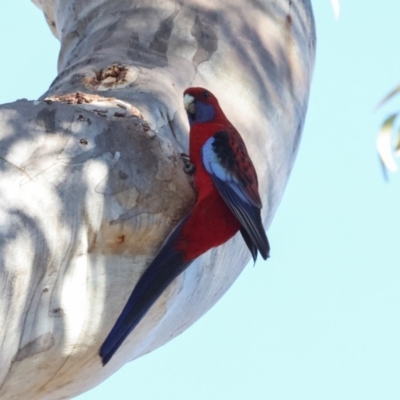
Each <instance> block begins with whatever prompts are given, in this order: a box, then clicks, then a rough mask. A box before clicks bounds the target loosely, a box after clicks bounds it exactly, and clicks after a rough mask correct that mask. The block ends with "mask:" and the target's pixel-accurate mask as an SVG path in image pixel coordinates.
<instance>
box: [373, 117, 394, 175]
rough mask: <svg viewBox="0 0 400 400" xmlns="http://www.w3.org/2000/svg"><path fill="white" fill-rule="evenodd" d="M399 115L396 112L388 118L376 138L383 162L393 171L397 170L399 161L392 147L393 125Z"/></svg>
mask: <svg viewBox="0 0 400 400" xmlns="http://www.w3.org/2000/svg"><path fill="white" fill-rule="evenodd" d="M397 116H398V114H397V113H395V114H392V115H390V116H389V117H388V118H386V120H385V122H384V123H383V124H382V127H381V130H380V131H379V134H378V137H377V139H376V147H377V149H378V154H379V157H380V158H381V161H382V164H383V165H384V166H385V167H386V168H387V169H388V170H389V171H391V172H396V171H397V163H396V161H395V159H394V157H393V149H392V132H393V125H394V122H395V120H396V118H397Z"/></svg>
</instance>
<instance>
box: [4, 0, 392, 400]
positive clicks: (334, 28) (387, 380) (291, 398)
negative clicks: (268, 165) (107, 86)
mask: <svg viewBox="0 0 400 400" xmlns="http://www.w3.org/2000/svg"><path fill="white" fill-rule="evenodd" d="M313 5H314V13H315V19H316V24H317V35H318V47H317V62H316V67H315V74H314V79H313V85H312V91H311V98H310V104H309V111H308V115H307V121H306V125H305V128H304V132H303V139H302V143H301V146H300V151H299V155H298V158H297V161H296V164H295V167H294V170H293V173H292V176H291V179H290V181H289V184H288V187H287V190H286V193H285V195H284V197H283V200H282V203H281V205H280V207H279V209H278V212H277V214H276V216H275V219H274V221H273V223H272V225H271V227H270V229H269V232H268V236H269V238H270V242H271V247H272V251H271V254H272V257H271V259H269V260H268V262H266V263H265V262H258V263H257V265H256V267H255V268H253V267H250V266H249V267H247V268H246V269H245V271H244V272H243V274H242V275H241V277H240V278H239V279H238V280H237V281H236V283H235V284H234V285H233V287H232V288H231V289H230V290H229V292H228V293H227V294H226V295H225V296H224V297H223V298H222V300H221V301H220V302H219V303H218V304H217V305H216V306H215V307H214V308H213V309H212V310H211V311H210V312H209V313H208V314H207V315H205V316H204V317H203V318H202V319H201V320H200V321H198V322H197V323H196V324H195V325H194V326H193V327H192V328H190V329H189V330H188V331H186V332H185V333H184V334H182V335H181V336H180V337H178V338H177V339H175V340H174V341H172V342H170V343H169V344H167V345H166V346H164V347H163V348H161V349H159V350H157V351H155V352H153V353H151V354H149V355H147V356H145V357H143V358H141V359H139V360H136V361H135V362H132V363H130V364H127V365H126V366H125V367H124V368H122V369H121V370H120V371H118V372H117V373H116V374H115V375H114V376H112V377H111V378H110V379H108V380H107V381H106V382H104V383H103V384H102V385H100V386H98V387H97V388H95V389H93V390H92V391H89V392H87V393H85V394H83V395H81V396H80V397H79V399H80V400H105V399H112V398H118V399H120V400H126V399H135V400H148V399H150V400H153V399H168V400H169V399H173V400H180V399H190V400H204V399H208V400H217V399H218V400H220V399H230V400H243V399H252V400H266V399H271V400H299V399H307V400H321V399H323V400H331V399H332V400H333V399H335V400H336V399H341V400H354V399H357V400H358V399H362V400H376V399H385V400H391V399H393V400H394V399H396V400H398V399H399V398H400V379H399V376H400V340H399V338H400V322H399V321H400V318H399V315H400V290H399V288H400V268H399V266H400V263H399V256H398V248H399V246H398V242H399V216H400V215H399V214H400V207H399V206H398V198H399V194H400V193H399V192H400V186H399V185H400V176H399V175H391V176H390V180H389V182H385V181H384V180H383V177H382V174H381V170H380V166H379V163H378V159H377V154H376V150H375V140H376V133H377V131H378V129H379V124H380V123H381V122H382V121H383V118H384V117H385V116H386V115H387V114H389V113H390V112H392V111H395V110H396V109H397V108H398V107H399V100H398V99H395V100H394V101H392V102H390V103H389V104H388V105H386V106H384V107H383V108H382V109H380V110H378V111H375V106H376V104H377V103H378V102H379V100H381V99H382V98H383V97H384V96H385V95H386V94H387V93H388V92H389V91H390V90H391V89H392V88H393V87H394V86H395V85H397V84H398V83H399V82H400V72H399V68H398V65H399V60H398V58H399V56H398V47H399V41H398V36H399V34H398V26H399V23H398V15H400V3H397V2H394V1H389V0H382V1H380V2H372V1H371V2H365V1H360V0H353V1H351V2H350V1H341V14H340V19H339V21H335V19H334V15H333V11H332V8H331V5H330V2H329V1H328V0H318V1H314V4H313ZM0 20H1V24H0V33H1V39H0V51H1V54H2V60H3V62H2V63H1V65H0V70H1V76H2V90H1V91H0V102H1V103H5V102H11V101H14V100H16V99H18V98H23V97H25V98H28V99H35V98H37V97H38V96H40V95H41V94H42V93H43V92H45V90H46V89H47V87H48V86H49V84H50V83H51V81H52V80H53V78H54V77H55V75H56V63H57V53H58V42H57V41H56V40H55V39H54V38H53V37H52V35H51V34H50V31H49V29H48V28H47V26H46V24H45V21H44V18H43V16H42V15H41V13H40V12H39V11H38V10H36V9H35V7H34V6H33V5H32V4H31V3H30V2H29V1H27V0H25V1H20V0H17V1H15V2H8V5H7V7H4V9H2V15H1V16H0ZM17 22H18V25H17Z"/></svg>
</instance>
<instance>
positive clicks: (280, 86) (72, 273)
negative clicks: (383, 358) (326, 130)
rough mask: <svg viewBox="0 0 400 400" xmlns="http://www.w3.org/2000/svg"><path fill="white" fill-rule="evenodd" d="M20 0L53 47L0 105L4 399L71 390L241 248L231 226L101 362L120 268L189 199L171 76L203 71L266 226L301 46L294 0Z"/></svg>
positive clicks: (291, 137) (293, 118)
mask: <svg viewBox="0 0 400 400" xmlns="http://www.w3.org/2000/svg"><path fill="white" fill-rule="evenodd" d="M34 2H35V3H36V4H37V5H38V6H39V7H41V8H42V9H43V11H44V13H45V15H46V19H47V22H48V23H49V25H50V28H51V30H52V31H53V33H54V34H55V35H56V36H57V37H58V38H59V39H60V42H61V52H60V57H59V75H58V77H57V78H56V80H55V81H54V82H53V84H52V86H51V87H50V89H49V90H48V92H47V93H45V94H44V95H43V97H42V98H41V99H40V101H17V102H15V103H12V104H6V105H2V106H0V164H1V170H0V174H1V179H0V191H1V196H0V221H1V225H0V227H1V228H0V229H1V230H0V246H1V265H0V287H1V290H0V318H1V320H0V326H1V336H0V346H1V348H0V398H1V399H2V400H6V399H16V398H18V399H31V400H34V399H49V400H50V399H51V400H55V399H65V398H70V397H73V396H76V395H78V394H79V393H82V392H83V391H85V390H88V389H90V388H91V387H93V386H95V385H97V384H99V383H100V382H101V381H103V380H104V379H105V378H107V377H108V376H109V375H110V374H112V373H113V372H114V371H116V370H117V369H118V368H120V367H121V366H122V365H123V364H124V363H126V362H127V361H130V360H132V359H134V358H137V357H139V356H141V355H143V354H146V353H148V352H149V351H152V350H154V349H155V348H157V347H159V346H161V345H162V344H164V343H166V342H167V341H169V340H171V339H172V338H173V337H175V336H176V335H178V334H179V333H181V332H182V331H184V330H185V329H186V328H187V327H189V326H190V325H191V324H192V323H193V322H194V321H196V320H197V319H198V318H200V317H201V316H202V315H203V314H204V313H205V312H206V311H207V310H208V309H210V307H212V306H213V304H215V302H216V301H218V299H219V298H220V297H221V296H222V295H223V294H224V293H225V292H226V290H227V289H228V288H229V287H230V285H231V284H232V283H233V281H234V280H235V279H236V278H237V277H238V275H239V274H240V272H241V271H242V269H243V268H244V266H245V265H246V263H247V261H248V260H249V258H250V254H249V252H248V250H247V249H246V247H245V245H244V243H243V241H242V238H241V237H240V236H239V235H237V236H236V237H235V238H234V239H233V240H231V241H230V242H229V243H228V244H226V245H225V246H222V247H220V248H218V249H215V250H213V251H210V252H208V253H207V254H205V255H204V256H202V257H200V258H199V259H198V260H197V261H196V262H195V263H194V264H192V266H191V267H190V268H189V269H188V270H187V271H186V272H185V273H184V274H182V275H181V276H180V277H179V278H178V279H176V281H175V282H174V283H173V284H172V285H171V286H170V287H169V289H168V290H167V291H166V292H165V293H164V295H163V296H162V297H161V298H160V299H159V300H158V301H157V303H156V304H155V305H154V307H153V308H152V309H151V311H150V312H149V313H148V315H147V316H146V317H145V318H144V320H143V321H142V322H141V324H140V325H139V326H138V327H137V329H135V331H134V333H133V334H131V335H130V337H129V339H128V340H127V341H126V342H125V343H124V345H123V346H122V347H121V349H120V350H119V351H118V352H117V354H116V355H115V357H114V358H113V359H112V361H111V362H110V363H109V364H108V365H107V366H106V367H105V368H103V367H102V366H101V362H100V359H99V357H98V349H99V346H100V345H101V343H102V341H103V340H104V338H105V336H106V335H107V333H108V332H109V330H110V328H111V327H112V325H113V324H114V322H115V320H116V317H117V316H118V314H119V313H120V311H121V309H122V307H123V305H124V304H125V301H126V299H127V297H128V296H129V294H130V292H131V290H132V288H133V287H134V285H135V282H136V281H137V279H138V278H139V277H140V275H141V274H142V272H143V270H144V269H145V268H146V266H147V265H148V263H149V262H150V261H151V259H152V257H153V256H154V254H155V252H156V251H157V249H158V248H159V246H160V244H161V243H162V241H163V239H164V238H165V236H166V235H167V233H168V232H169V231H170V230H171V229H172V228H173V226H174V225H175V224H176V223H177V221H179V219H180V218H182V217H183V216H184V215H185V213H186V212H187V211H188V210H189V209H190V207H191V206H192V204H193V201H194V199H195V194H194V191H193V189H192V187H191V184H190V177H189V176H188V175H186V174H185V172H184V171H183V163H182V160H181V158H180V154H179V153H180V152H181V151H186V152H187V150H188V124H187V122H186V116H185V113H184V110H183V105H182V92H183V90H184V89H185V88H187V87H190V86H204V87H207V88H208V89H209V90H211V91H212V92H213V93H214V94H215V95H216V96H217V97H218V99H219V101H220V104H221V106H222V108H223V109H224V111H225V112H226V114H227V116H228V117H229V118H230V119H231V121H232V122H233V124H234V125H235V126H236V127H237V128H238V130H239V131H240V132H241V134H242V136H243V138H244V140H245V142H246V144H247V147H248V150H249V153H250V154H251V157H252V159H253V161H254V164H255V166H256V169H257V172H258V176H259V181H260V193H261V197H262V200H263V204H264V208H263V219H264V221H265V226H268V225H269V224H270V222H271V220H272V217H273V215H274V213H275V210H276V208H277V206H278V204H279V202H280V199H281V196H282V194H283V191H284V188H285V185H286V182H287V179H288V177H289V174H290V171H291V168H292V165H293V162H294V159H295V156H296V152H297V148H298V144H299V139H300V135H301V131H302V127H303V123H304V119H305V113H306V109H307V101H308V95H309V88H310V80H311V75H312V69H313V63H314V55H315V54H314V53H315V31H314V22H313V16H312V10H311V5H310V2H309V1H307V0H304V1H302V0H292V1H290V0H285V1H284V0H274V1H272V0H264V1H257V0H253V1H249V0H240V1H239V0H221V1H215V0H187V1H172V0H159V1H156V0H155V1H151V2H150V1H147V0H146V1H145V0H142V1H139V0H137V1H134V0H124V1H122V0H121V1H115V0H85V1H81V0H62V1H55V0H54V1H53V0H34ZM77 92H79V93H77ZM63 95H64V96H63ZM45 99H47V100H46V101H45ZM210 234H212V232H210ZM270 241H271V243H272V256H273V255H274V252H273V243H274V239H273V238H270ZM256 306H257V305H256V304H255V305H254V307H256Z"/></svg>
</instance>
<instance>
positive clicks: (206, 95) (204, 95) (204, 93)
mask: <svg viewBox="0 0 400 400" xmlns="http://www.w3.org/2000/svg"><path fill="white" fill-rule="evenodd" d="M203 97H204V98H205V99H208V98H209V97H210V93H209V92H207V90H205V91H204V92H203Z"/></svg>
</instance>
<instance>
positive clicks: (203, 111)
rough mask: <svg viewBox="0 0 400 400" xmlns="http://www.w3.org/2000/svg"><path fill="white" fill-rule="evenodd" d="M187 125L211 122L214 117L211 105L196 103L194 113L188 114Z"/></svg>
mask: <svg viewBox="0 0 400 400" xmlns="http://www.w3.org/2000/svg"><path fill="white" fill-rule="evenodd" d="M188 116H189V124H190V125H193V124H195V123H196V124H197V123H204V122H209V121H211V120H212V119H213V118H214V116H215V111H214V107H213V106H212V105H211V104H205V103H202V102H201V101H196V113H195V114H188Z"/></svg>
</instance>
